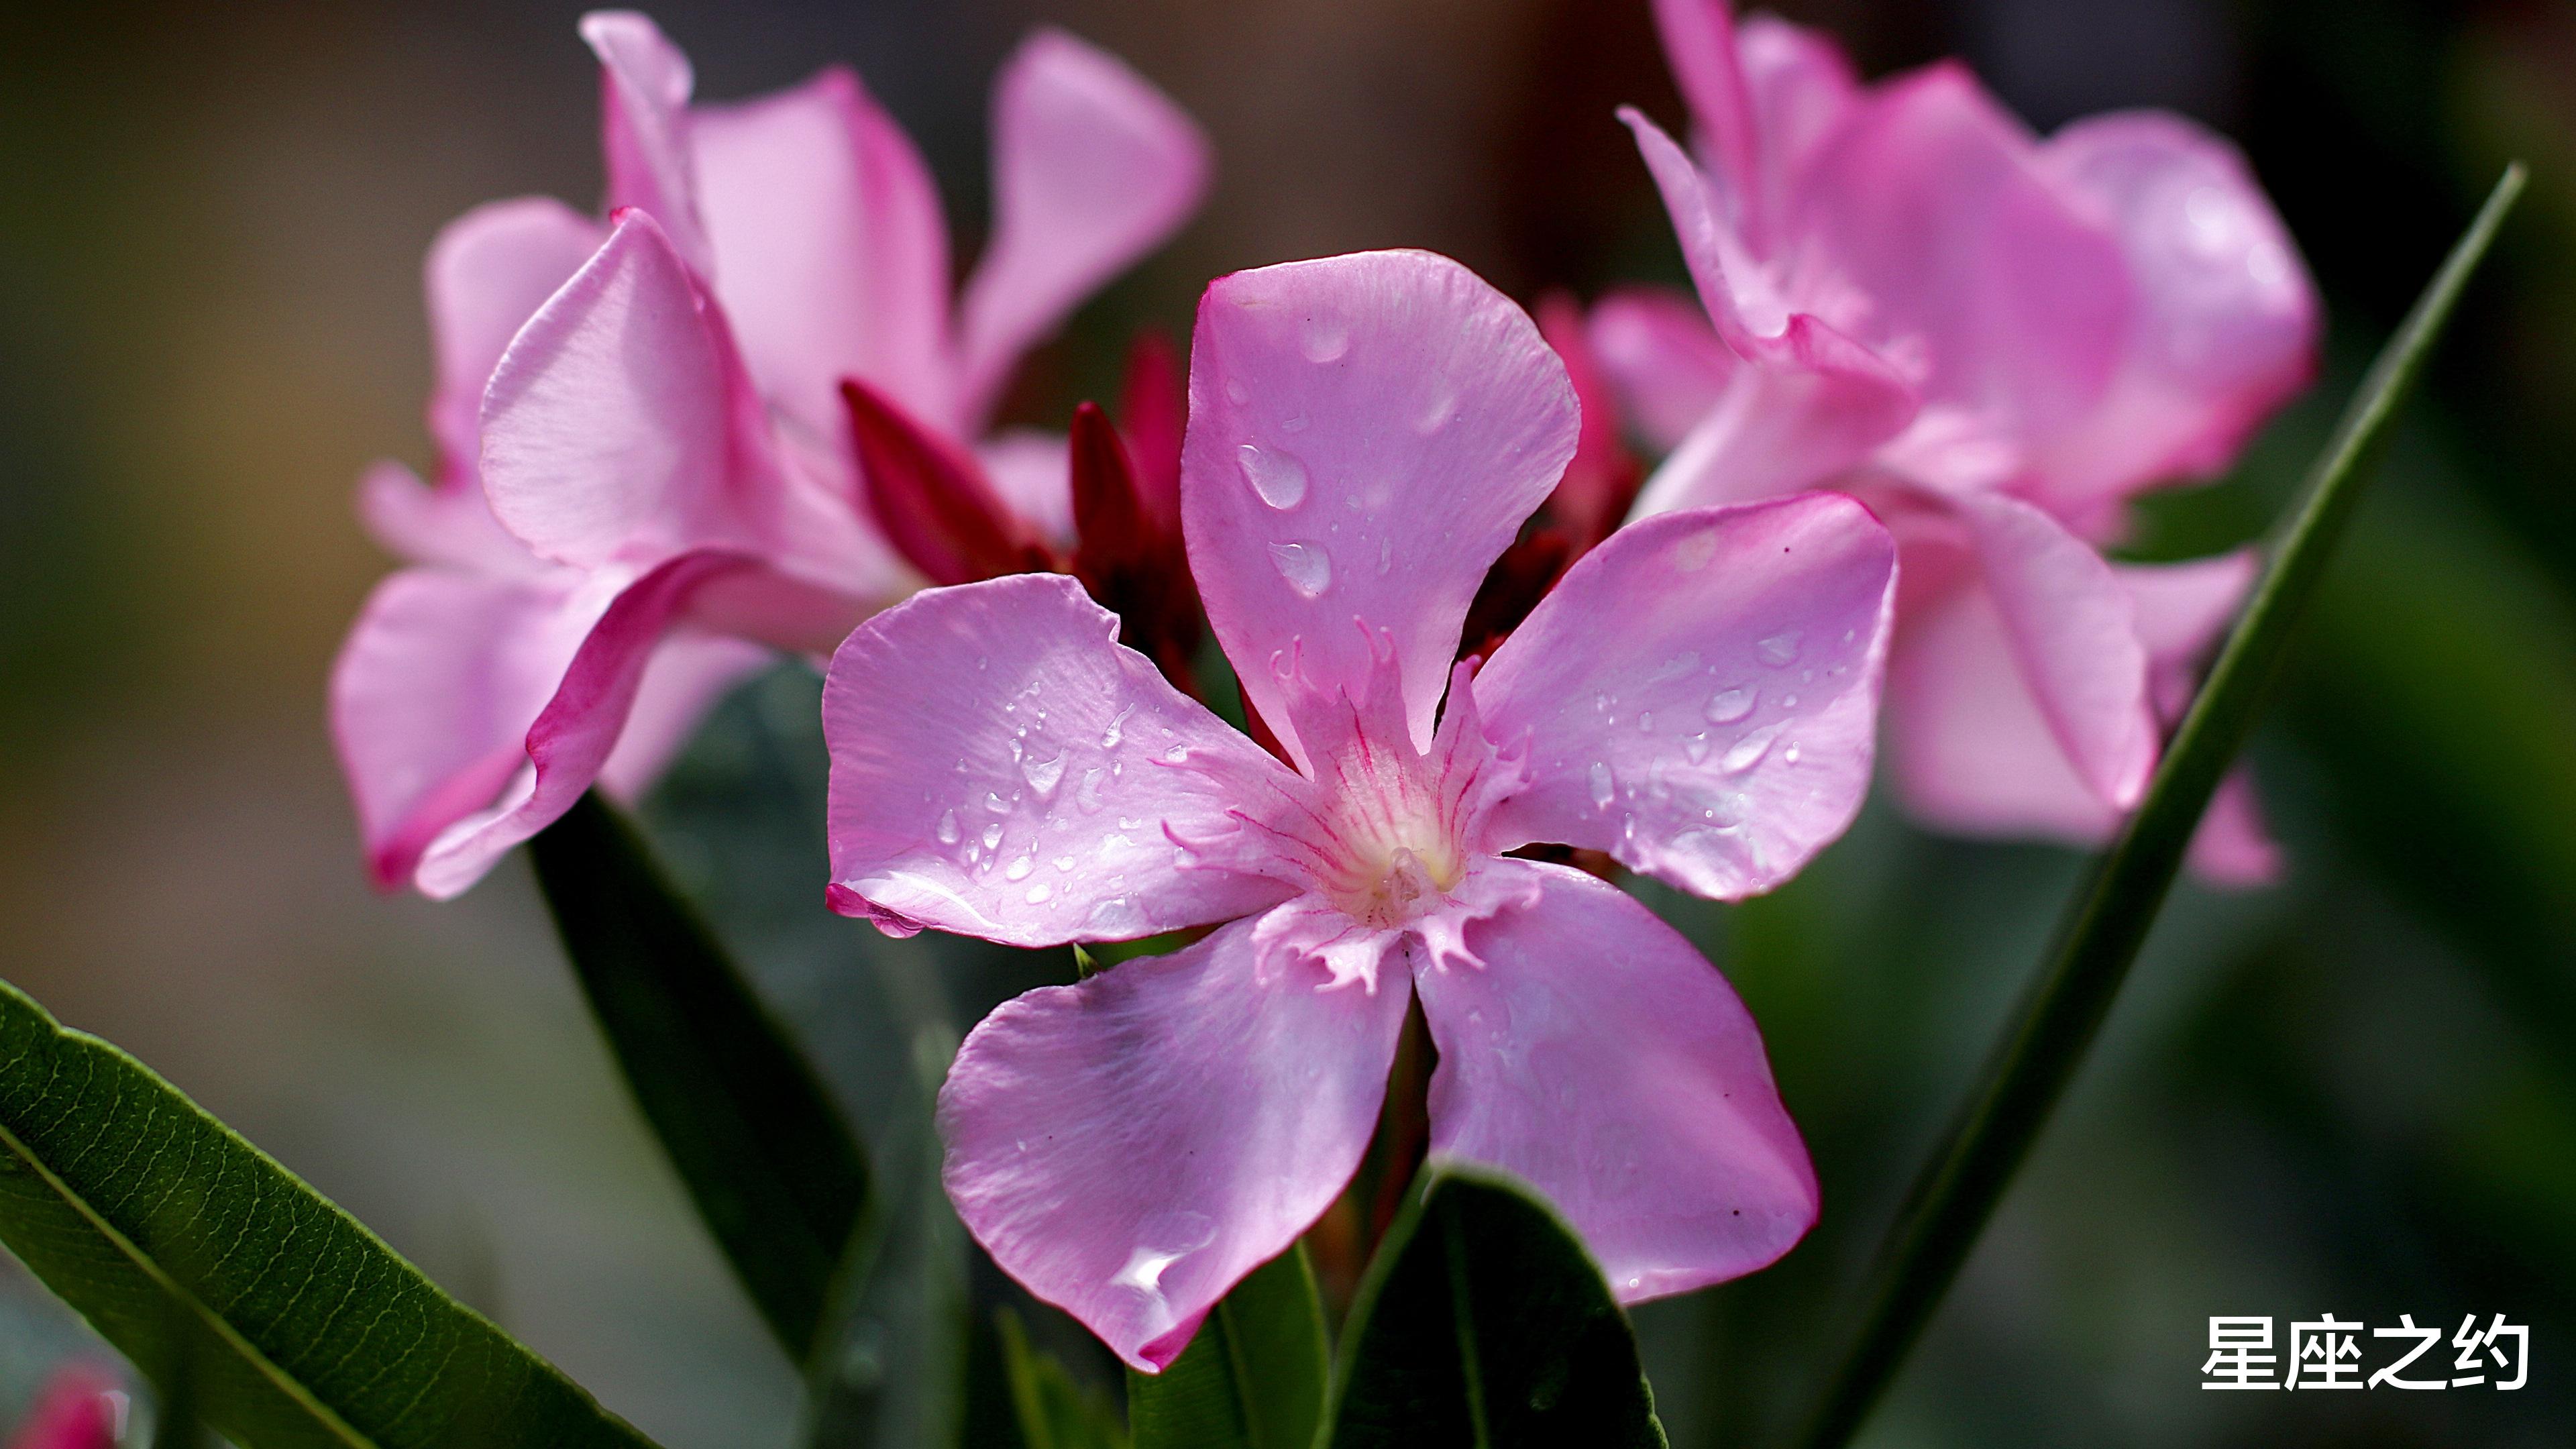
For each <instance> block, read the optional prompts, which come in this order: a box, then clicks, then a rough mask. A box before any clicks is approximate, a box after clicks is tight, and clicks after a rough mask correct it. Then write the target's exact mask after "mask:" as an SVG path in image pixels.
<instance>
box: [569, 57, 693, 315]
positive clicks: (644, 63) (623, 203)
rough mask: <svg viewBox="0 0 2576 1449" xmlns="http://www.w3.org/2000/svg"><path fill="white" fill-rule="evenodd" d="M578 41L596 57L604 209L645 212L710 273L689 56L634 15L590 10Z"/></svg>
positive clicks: (686, 255) (691, 260)
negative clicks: (692, 150) (693, 138)
mask: <svg viewBox="0 0 2576 1449" xmlns="http://www.w3.org/2000/svg"><path fill="white" fill-rule="evenodd" d="M581 38H582V39H583V40H585V41H587V42H589V44H590V49H591V52H592V53H593V54H594V55H597V56H598V57H599V69H600V132H601V136H600V142H601V149H602V150H604V151H605V152H606V153H607V158H608V206H609V209H610V210H611V211H612V212H614V211H618V210H622V209H624V208H626V207H630V206H631V207H635V208H637V209H639V210H642V211H646V212H650V213H651V214H652V215H653V217H654V219H655V220H657V221H659V222H660V223H661V224H662V229H663V230H664V231H665V232H667V233H669V234H670V237H671V241H672V243H673V244H674V245H676V246H677V247H678V248H679V250H680V255H682V256H684V257H686V258H688V261H689V265H690V266H691V267H693V268H695V269H696V270H697V272H698V274H699V275H701V276H705V275H708V274H710V273H711V272H712V270H713V269H712V267H711V266H710V264H709V263H710V258H709V255H708V251H707V240H706V232H705V229H704V228H703V227H702V226H701V225H700V224H699V221H698V206H697V178H696V165H695V162H694V159H693V158H692V157H691V155H690V154H689V92H690V90H691V88H692V87H693V86H694V85H695V84H696V77H695V75H694V73H693V72H692V71H691V70H690V67H689V57H688V56H687V55H686V54H684V53H682V51H681V50H680V48H679V47H678V46H676V45H673V44H672V43H671V41H670V38H669V37H668V36H665V35H664V34H663V33H662V31H661V27H659V26H657V25H655V24H654V23H653V22H652V20H651V19H649V18H647V17H646V16H644V15H642V14H639V13H637V12H635V11H632V10H594V11H592V12H590V13H589V14H587V15H584V16H583V17H582V18H581Z"/></svg>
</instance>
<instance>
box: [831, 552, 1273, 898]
mask: <svg viewBox="0 0 2576 1449" xmlns="http://www.w3.org/2000/svg"><path fill="white" fill-rule="evenodd" d="M1117 638H1118V619H1117V616H1116V615H1114V614H1111V613H1109V612H1108V611H1107V610H1105V609H1102V608H1101V607H1100V606H1099V605H1097V604H1094V603H1093V602H1091V600H1090V599H1089V598H1087V597H1085V596H1084V594H1083V592H1082V586H1081V585H1080V584H1078V583H1076V582H1075V581H1073V580H1072V579H1069V578H1066V577H1064V576H1062V575H1058V574H1018V575H1013V576H1010V577H1007V578H999V579H993V580H990V581H988V582H985V583H979V584H967V585H964V586H962V587H959V588H953V589H932V590H929V591H926V592H924V593H921V594H917V595H915V596H914V597H913V598H912V599H911V600H910V601H908V602H906V603H903V604H900V605H897V606H896V607H894V608H892V609H889V610H887V611H886V612H884V613H882V614H880V615H878V616H877V617H876V618H875V619H873V620H871V621H869V623H868V624H866V625H865V626H864V627H862V628H860V629H859V630H858V631H857V632H856V633H854V634H852V635H851V636H850V638H849V640H848V642H846V643H844V644H843V645H842V646H841V650H840V652H839V653H838V654H836V655H834V656H833V659H832V668H831V672H830V674H829V676H828V677H827V678H826V679H825V681H824V686H823V736H824V739H825V741H826V742H827V743H828V744H829V745H830V747H831V754H832V787H831V806H830V829H831V852H832V889H831V892H830V896H831V902H832V905H833V908H834V909H836V910H838V911H840V912H841V913H843V914H844V915H854V916H861V917H864V918H867V919H870V920H874V921H876V922H878V923H879V924H880V925H881V926H883V927H885V928H886V929H887V930H888V931H889V932H892V933H896V934H905V935H908V934H910V933H911V932H912V931H913V930H917V929H919V928H920V927H922V926H933V927H937V928H938V929H941V930H947V931H958V932H962V933H965V934H968V935H976V936H982V937H985V938H987V939H989V940H995V941H1005V942H1009V943H1011V944H1014V945H1023V946H1038V945H1058V944H1061V943H1063V942H1066V941H1071V940H1075V939H1084V940H1121V939H1126V938H1129V937H1135V936H1146V935H1151V934H1153V933H1155V932H1157V931H1168V930H1173V929H1176V928H1179V927H1183V926H1196V925H1204V924H1206V923H1208V922H1211V921H1221V920H1227V919H1231V918H1232V917H1235V916H1240V915H1243V914H1245V913H1246V912H1249V911H1255V910H1259V909H1261V908H1263V907H1265V906H1269V905H1272V904H1275V903H1277V902H1278V901H1279V900H1280V899H1281V898H1282V896H1283V895H1284V894H1285V891H1286V887H1283V886H1281V885H1280V884H1279V883H1277V882H1276V881H1273V880H1270V879H1267V878H1265V877H1262V876H1258V875H1247V874H1243V873H1240V872H1238V871H1235V870H1232V869H1227V868H1222V867H1220V866H1219V865H1217V864H1215V863H1214V862H1213V861H1203V860H1201V859H1199V858H1198V854H1197V853H1196V852H1195V851H1194V850H1191V849H1185V848H1184V847H1183V846H1181V845H1180V844H1179V843H1177V842H1178V841H1180V840H1191V841H1201V840H1208V839H1216V838H1223V837H1230V836H1234V835H1236V834H1237V833H1238V832H1239V831H1240V830H1241V826H1240V825H1239V823H1238V821H1237V820H1236V819H1235V818H1234V812H1235V811H1236V810H1237V809H1239V808H1242V807H1245V806H1248V805H1250V804H1251V803H1253V802H1254V801H1256V800H1258V799H1260V798H1264V797H1269V796H1275V795H1276V793H1277V785H1276V782H1279V781H1283V780H1285V779H1286V777H1287V772H1286V771H1285V770H1284V769H1282V768H1281V767H1280V765H1279V763H1278V762H1277V761H1275V760H1273V759H1271V758H1270V757H1269V756H1268V755H1267V754H1264V753H1263V752H1262V751H1261V749H1260V748H1259V747H1258V746H1256V745H1254V744H1253V743H1252V742H1251V741H1249V740H1247V739H1245V738H1243V736H1241V735H1239V734H1237V733H1236V732H1234V731H1233V730H1232V729H1229V728H1228V727H1227V726H1226V725H1225V724H1224V723H1223V722H1222V721H1220V720H1219V719H1217V717H1216V716H1214V715H1212V714H1210V713H1208V712H1207V710H1206V709H1205V708H1204V707H1202V706H1200V705H1199V704H1197V703H1196V702H1194V701H1192V700H1190V699H1188V698H1186V697H1185V696H1183V695H1182V694H1180V693H1179V692H1178V691H1176V690H1174V689H1173V688H1172V687H1171V685H1169V684H1168V683H1166V682H1164V680H1163V677H1162V675H1160V674H1159V673H1157V672H1156V671H1155V669H1154V666H1153V665H1152V664H1151V663H1150V662H1148V661H1147V660H1146V659H1145V658H1144V657H1143V656H1142V655H1139V654H1137V653H1135V652H1134V651H1133V650H1129V649H1125V648H1121V647H1120V646H1119V645H1118V643H1117Z"/></svg>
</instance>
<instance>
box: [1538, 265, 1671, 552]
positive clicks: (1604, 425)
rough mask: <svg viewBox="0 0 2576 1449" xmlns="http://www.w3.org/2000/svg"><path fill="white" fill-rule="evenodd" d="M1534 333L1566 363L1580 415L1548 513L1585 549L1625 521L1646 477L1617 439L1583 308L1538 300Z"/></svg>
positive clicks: (1561, 300)
mask: <svg viewBox="0 0 2576 1449" xmlns="http://www.w3.org/2000/svg"><path fill="white" fill-rule="evenodd" d="M1538 330H1539V335H1540V336H1542V337H1544V338H1546V339H1547V345H1548V346H1550V347H1552V348H1554V349H1556V355H1557V357H1558V359H1559V360H1560V361H1562V362H1563V363H1564V364H1565V375H1566V380H1567V381H1569V382H1571V383H1572V384H1573V385H1574V398H1575V401H1576V403H1577V404H1579V405H1580V406H1581V408H1582V410H1583V423H1582V426H1581V427H1580V428H1579V429H1577V431H1576V433H1575V441H1574V458H1573V460H1572V461H1571V462H1569V463H1567V464H1566V465H1565V476H1564V478H1563V479H1561V480H1560V481H1559V482H1558V483H1557V485H1556V491H1555V492H1553V493H1551V494H1549V495H1548V500H1547V506H1548V513H1549V516H1550V517H1551V518H1552V519H1553V520H1554V521H1555V523H1556V524H1557V525H1559V526H1560V527H1564V528H1567V529H1570V530H1572V533H1573V536H1574V537H1575V538H1576V539H1577V540H1579V546H1580V547H1587V548H1588V547H1590V546H1591V545H1592V544H1593V543H1594V542H1595V541H1596V540H1599V539H1603V538H1607V537H1609V536H1610V532H1611V530H1612V529H1615V528H1617V527H1618V526H1619V523H1620V520H1622V519H1623V518H1625V517H1626V516H1627V513H1628V505H1629V504H1631V503H1633V502H1635V501H1636V493H1637V486H1638V484H1639V483H1641V482H1643V481H1644V478H1645V472H1644V469H1643V468H1641V467H1640V466H1639V465H1638V463H1637V460H1636V459H1635V458H1633V457H1630V456H1629V454H1628V444H1627V441H1626V439H1624V438H1623V437H1622V436H1621V433H1622V432H1623V429H1622V428H1621V427H1620V423H1619V404H1618V400H1617V398H1616V397H1615V396H1614V395H1613V393H1612V391H1611V387H1610V379H1609V378H1608V376H1607V375H1605V373H1604V371H1603V369H1602V366H1601V359H1599V358H1598V357H1595V356H1594V355H1593V353H1592V343H1591V338H1590V336H1589V334H1588V333H1587V331H1586V329H1585V327H1584V321H1583V304H1582V303H1580V302H1577V301H1575V300H1574V298H1573V297H1572V296H1571V295H1569V294H1567V293H1564V292H1552V293H1549V294H1548V295H1547V296H1544V297H1541V298H1540V299H1539V303H1538Z"/></svg>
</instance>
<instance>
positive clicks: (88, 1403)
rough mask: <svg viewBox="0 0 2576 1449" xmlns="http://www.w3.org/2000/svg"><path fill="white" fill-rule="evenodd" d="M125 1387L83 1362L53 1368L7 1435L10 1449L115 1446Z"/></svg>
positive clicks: (123, 1403) (123, 1414)
mask: <svg viewBox="0 0 2576 1449" xmlns="http://www.w3.org/2000/svg"><path fill="white" fill-rule="evenodd" d="M124 1418H125V1391H124V1390H123V1389H122V1388H121V1387H119V1386H118V1383H117V1380H116V1379H114V1378H113V1377H111V1376H109V1375H108V1374H107V1373H106V1372H104V1371H103V1370H100V1369H96V1368H92V1367H90V1366H88V1365H86V1364H77V1363H76V1364H72V1365H70V1366H68V1367H65V1368H60V1369H56V1370H55V1371H54V1374H53V1377H51V1378H50V1379H48V1380H47V1381H46V1382H45V1386H44V1391H43V1392H42V1393H41V1394H39V1395H38V1396H37V1398H36V1401H35V1403H34V1404H32V1405H30V1406H29V1407H28V1409H27V1414H26V1417H24V1418H22V1419H20V1420H19V1421H18V1427H17V1429H16V1430H15V1431H13V1432H12V1433H11V1434H10V1436H9V1449H116V1439H117V1431H118V1429H119V1428H121V1427H122V1425H123V1421H124Z"/></svg>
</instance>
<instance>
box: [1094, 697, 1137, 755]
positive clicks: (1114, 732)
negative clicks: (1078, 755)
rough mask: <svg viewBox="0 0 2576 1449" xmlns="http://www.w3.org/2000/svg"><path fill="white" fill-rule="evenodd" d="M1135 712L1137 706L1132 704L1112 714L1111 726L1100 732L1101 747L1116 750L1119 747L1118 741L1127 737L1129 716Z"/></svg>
mask: <svg viewBox="0 0 2576 1449" xmlns="http://www.w3.org/2000/svg"><path fill="white" fill-rule="evenodd" d="M1135 712H1136V706H1134V705H1132V704H1131V705H1128V706H1127V707H1126V708H1124V709H1121V710H1120V711H1118V713H1116V714H1114V715H1112V716H1110V718H1109V728H1107V729H1105V730H1102V731H1101V732H1100V747H1101V748H1102V749H1104V750H1114V749H1116V748H1118V742H1119V741H1120V740H1121V739H1124V738H1126V734H1127V716H1129V715H1131V714H1134V713H1135Z"/></svg>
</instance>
